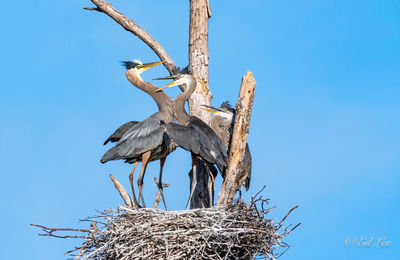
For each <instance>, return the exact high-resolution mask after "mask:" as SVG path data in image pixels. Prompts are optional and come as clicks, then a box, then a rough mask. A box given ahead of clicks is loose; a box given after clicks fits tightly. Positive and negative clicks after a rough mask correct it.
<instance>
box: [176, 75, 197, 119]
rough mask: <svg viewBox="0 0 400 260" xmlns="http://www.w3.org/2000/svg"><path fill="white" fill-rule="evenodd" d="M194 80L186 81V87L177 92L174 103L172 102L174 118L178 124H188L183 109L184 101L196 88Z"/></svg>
mask: <svg viewBox="0 0 400 260" xmlns="http://www.w3.org/2000/svg"><path fill="white" fill-rule="evenodd" d="M196 84H197V83H196V80H191V81H189V82H188V83H187V86H186V89H185V91H184V92H182V93H181V94H179V95H178V96H177V97H176V98H175V104H174V112H175V118H176V121H178V123H179V124H180V125H188V124H189V119H190V117H189V115H188V113H187V112H186V110H185V102H186V100H188V99H189V97H190V95H192V93H193V92H194V90H195V89H196Z"/></svg>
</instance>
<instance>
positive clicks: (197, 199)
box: [189, 0, 213, 209]
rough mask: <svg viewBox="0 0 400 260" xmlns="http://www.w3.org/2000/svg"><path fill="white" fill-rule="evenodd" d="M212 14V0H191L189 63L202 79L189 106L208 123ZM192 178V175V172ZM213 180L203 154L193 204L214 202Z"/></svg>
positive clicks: (199, 79) (200, 206)
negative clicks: (206, 110) (209, 44)
mask: <svg viewBox="0 0 400 260" xmlns="http://www.w3.org/2000/svg"><path fill="white" fill-rule="evenodd" d="M210 15H211V12H210V8H209V2H208V0H190V24H189V33H190V35H189V67H190V71H191V74H192V75H193V76H195V77H196V78H197V79H198V82H197V87H196V90H195V92H194V93H193V94H192V96H191V97H190V99H189V108H190V114H191V115H194V116H197V117H198V118H200V119H202V120H203V121H204V122H206V123H207V124H208V123H209V122H210V119H211V114H210V113H208V112H205V111H203V110H201V109H200V105H203V104H204V105H210V104H211V98H212V94H211V92H210V89H209V85H208V59H209V56H208V55H209V54H208V18H209V17H210ZM189 175H190V174H189ZM190 178H192V176H191V175H190ZM211 181H212V180H211V179H210V178H209V170H208V167H205V165H204V161H203V160H201V159H200V158H199V160H198V163H197V186H196V189H195V191H194V193H193V197H192V200H191V202H190V208H192V209H193V208H204V207H208V205H210V201H212V200H213V199H212V198H210V196H209V192H208V187H209V185H211V184H210V182H211ZM191 182H192V180H191Z"/></svg>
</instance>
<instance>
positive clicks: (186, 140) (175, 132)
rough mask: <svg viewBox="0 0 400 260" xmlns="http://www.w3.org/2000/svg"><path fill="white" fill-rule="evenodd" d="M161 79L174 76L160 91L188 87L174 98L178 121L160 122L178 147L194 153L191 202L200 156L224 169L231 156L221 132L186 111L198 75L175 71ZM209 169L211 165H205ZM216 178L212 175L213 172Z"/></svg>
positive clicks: (208, 162)
mask: <svg viewBox="0 0 400 260" xmlns="http://www.w3.org/2000/svg"><path fill="white" fill-rule="evenodd" d="M158 79H173V80H174V81H173V82H171V83H169V84H167V85H165V86H164V87H161V88H159V89H158V90H157V91H161V90H162V89H164V88H168V87H172V86H179V85H186V88H185V90H184V91H183V92H182V93H181V94H179V95H178V96H177V97H176V98H175V104H174V112H175V118H176V120H177V121H178V123H179V125H178V124H175V123H173V122H170V123H167V122H160V123H161V124H164V123H165V128H166V134H167V135H168V136H169V138H170V139H171V140H172V141H173V142H175V143H176V144H177V145H178V146H180V147H182V148H183V149H185V150H188V151H190V152H191V155H192V169H193V175H192V179H193V181H192V185H191V189H190V196H189V200H188V203H187V204H186V208H187V207H188V205H189V201H190V200H191V198H192V195H193V192H194V189H195V188H196V185H197V169H196V167H197V166H196V165H197V156H199V157H201V158H202V159H204V160H205V161H206V162H207V164H216V165H217V167H218V168H219V169H220V170H221V171H222V170H223V168H224V167H225V166H227V163H228V155H227V153H226V148H225V145H224V144H223V143H222V141H221V139H220V138H219V137H218V135H217V134H216V133H215V132H214V131H213V130H212V129H211V128H210V127H209V126H208V125H207V124H206V123H204V122H203V121H202V120H201V119H199V118H198V117H196V116H189V115H188V114H187V113H186V111H185V102H186V101H187V100H188V99H189V97H190V95H191V94H192V93H193V91H194V90H195V88H196V85H197V81H196V78H195V77H194V76H192V75H190V74H181V73H179V74H176V75H173V76H170V77H163V78H158ZM206 168H207V169H209V165H206ZM210 176H211V177H212V178H213V174H212V173H211V172H210ZM209 193H210V207H212V206H213V205H212V191H211V187H210V186H209Z"/></svg>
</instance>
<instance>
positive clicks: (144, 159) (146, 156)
mask: <svg viewBox="0 0 400 260" xmlns="http://www.w3.org/2000/svg"><path fill="white" fill-rule="evenodd" d="M150 155H151V151H148V152H145V153H144V154H142V169H140V174H139V178H138V180H137V185H138V187H139V200H140V199H142V206H143V207H144V208H145V207H146V204H145V202H144V197H143V192H142V189H143V178H144V174H145V172H146V167H147V163H148V162H149V159H150Z"/></svg>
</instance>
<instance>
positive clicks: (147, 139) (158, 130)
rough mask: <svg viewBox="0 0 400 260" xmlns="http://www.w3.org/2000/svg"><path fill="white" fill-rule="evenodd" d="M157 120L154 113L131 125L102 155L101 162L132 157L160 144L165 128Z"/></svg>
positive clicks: (158, 119)
mask: <svg viewBox="0 0 400 260" xmlns="http://www.w3.org/2000/svg"><path fill="white" fill-rule="evenodd" d="M159 121H160V118H159V117H158V115H157V114H154V115H152V116H150V117H148V118H147V119H145V120H143V121H141V122H139V123H137V124H136V125H134V126H132V127H131V128H130V129H129V130H128V131H127V132H126V133H125V134H124V135H123V136H122V137H121V139H120V140H119V141H118V143H117V144H116V145H115V146H114V147H112V148H111V149H110V150H108V151H107V152H106V153H105V154H104V155H103V157H102V159H101V162H102V163H104V162H107V161H110V160H118V159H128V158H133V157H136V156H140V155H141V154H143V153H145V152H147V151H152V150H153V149H155V148H156V147H157V146H159V145H161V144H162V143H163V135H164V132H165V128H164V126H161V125H160V124H159Z"/></svg>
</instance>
